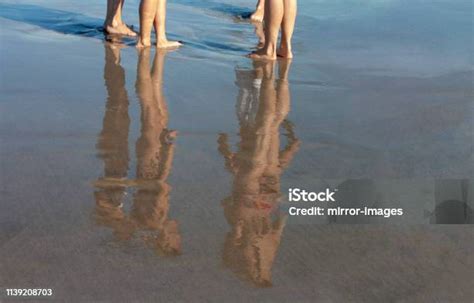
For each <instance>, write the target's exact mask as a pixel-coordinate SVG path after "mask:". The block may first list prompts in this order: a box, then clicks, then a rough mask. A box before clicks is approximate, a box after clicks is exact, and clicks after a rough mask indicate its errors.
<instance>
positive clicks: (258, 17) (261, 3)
mask: <svg viewBox="0 0 474 303" xmlns="http://www.w3.org/2000/svg"><path fill="white" fill-rule="evenodd" d="M264 15H265V0H258V2H257V8H256V9H255V12H254V13H253V14H252V15H250V20H252V21H255V22H262V21H263V16H264Z"/></svg>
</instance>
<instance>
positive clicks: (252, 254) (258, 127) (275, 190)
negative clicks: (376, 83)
mask: <svg viewBox="0 0 474 303" xmlns="http://www.w3.org/2000/svg"><path fill="white" fill-rule="evenodd" d="M274 64H275V63H274V62H254V69H253V70H247V71H245V70H237V71H236V73H237V81H236V84H237V85H238V86H239V95H238V100H237V116H238V119H239V124H240V142H239V147H238V151H237V152H235V153H233V152H231V150H230V147H229V144H228V142H227V140H228V139H227V135H226V134H221V135H220V136H219V139H218V145H219V151H220V153H221V154H222V155H223V156H224V159H225V165H226V168H227V169H228V170H229V171H230V172H231V173H232V174H233V176H234V181H233V189H232V193H231V195H230V196H229V197H227V198H225V199H224V200H223V202H222V204H223V207H224V214H225V217H226V219H227V221H228V223H229V224H230V225H231V231H230V232H229V233H228V234H227V237H226V240H225V243H224V249H223V260H224V264H225V265H226V266H227V267H229V268H231V269H232V270H233V271H234V272H235V273H236V274H237V275H239V276H241V277H243V278H245V279H250V280H251V281H252V282H253V283H255V285H257V286H259V287H269V286H271V284H272V277H271V269H272V265H273V262H274V259H275V256H276V252H277V250H278V247H279V244H280V239H281V235H282V232H283V229H284V227H285V217H284V216H281V215H279V214H278V206H279V198H280V195H281V191H280V178H281V175H282V173H283V171H284V170H285V169H286V168H287V167H288V165H289V163H290V162H291V160H292V158H293V157H294V155H295V153H296V152H297V151H298V148H299V144H300V142H299V140H298V139H297V138H296V136H295V133H294V132H293V126H292V124H291V123H290V122H289V121H287V120H285V118H286V116H287V115H288V112H289V110H290V91H289V86H288V77H287V76H288V71H289V67H290V62H289V61H281V62H280V64H279V79H278V80H276V81H275V76H274ZM280 126H282V127H283V129H285V131H286V133H285V134H284V135H285V136H286V137H287V141H288V142H287V145H286V147H285V148H284V149H283V150H282V151H280V131H279V129H280Z"/></svg>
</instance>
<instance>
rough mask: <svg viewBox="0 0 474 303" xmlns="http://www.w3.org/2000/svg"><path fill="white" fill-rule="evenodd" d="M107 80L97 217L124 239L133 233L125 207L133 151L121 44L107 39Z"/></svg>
mask: <svg viewBox="0 0 474 303" xmlns="http://www.w3.org/2000/svg"><path fill="white" fill-rule="evenodd" d="M104 47H105V67H104V80H105V87H106V89H107V103H106V105H105V115H104V120H103V126H102V131H101V132H100V134H99V138H98V142H97V146H96V147H97V150H98V154H99V157H100V158H101V159H102V160H103V161H104V176H103V177H102V178H101V179H99V180H98V183H99V184H100V186H99V187H98V190H97V191H96V192H95V199H96V208H95V211H96V221H97V223H98V224H101V225H105V226H109V227H111V228H112V229H113V230H114V234H115V235H116V236H117V237H118V238H120V239H127V238H129V237H130V236H131V234H132V231H131V230H132V227H131V225H130V224H129V222H128V219H127V218H126V215H125V214H124V212H123V210H122V206H123V200H124V198H125V195H126V188H127V185H126V177H127V172H128V163H129V159H130V158H129V151H128V132H129V126H130V117H129V115H128V105H129V102H128V93H127V90H126V89H125V71H124V69H123V68H122V66H121V65H120V48H119V46H117V45H114V44H110V43H106V44H104Z"/></svg>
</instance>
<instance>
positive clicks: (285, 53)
mask: <svg viewBox="0 0 474 303" xmlns="http://www.w3.org/2000/svg"><path fill="white" fill-rule="evenodd" d="M277 56H278V57H280V58H284V59H291V58H293V52H292V51H291V48H289V47H288V46H284V45H280V48H278V50H277Z"/></svg>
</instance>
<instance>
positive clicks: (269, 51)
mask: <svg viewBox="0 0 474 303" xmlns="http://www.w3.org/2000/svg"><path fill="white" fill-rule="evenodd" d="M264 52H265V54H266V55H268V56H274V55H275V54H276V44H275V43H267V44H266V45H265V47H264Z"/></svg>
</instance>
